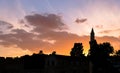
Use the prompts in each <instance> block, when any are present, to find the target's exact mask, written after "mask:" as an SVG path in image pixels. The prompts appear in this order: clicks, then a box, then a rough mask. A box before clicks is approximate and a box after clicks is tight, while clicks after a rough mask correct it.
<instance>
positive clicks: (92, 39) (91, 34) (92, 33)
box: [90, 28, 95, 41]
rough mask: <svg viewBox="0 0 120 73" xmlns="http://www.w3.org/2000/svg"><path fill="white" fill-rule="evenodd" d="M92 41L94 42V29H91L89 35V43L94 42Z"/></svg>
mask: <svg viewBox="0 0 120 73" xmlns="http://www.w3.org/2000/svg"><path fill="white" fill-rule="evenodd" d="M94 40H95V33H94V29H93V28H92V30H91V33H90V41H94Z"/></svg>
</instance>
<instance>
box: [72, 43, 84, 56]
mask: <svg viewBox="0 0 120 73" xmlns="http://www.w3.org/2000/svg"><path fill="white" fill-rule="evenodd" d="M70 55H71V56H78V57H80V56H82V55H83V46H82V43H75V44H74V47H73V48H72V49H71V52H70Z"/></svg>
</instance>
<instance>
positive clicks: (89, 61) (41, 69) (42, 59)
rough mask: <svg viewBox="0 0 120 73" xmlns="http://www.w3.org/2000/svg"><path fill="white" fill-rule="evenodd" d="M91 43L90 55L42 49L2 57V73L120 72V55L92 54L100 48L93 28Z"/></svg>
mask: <svg viewBox="0 0 120 73" xmlns="http://www.w3.org/2000/svg"><path fill="white" fill-rule="evenodd" d="M75 44H76V43H75ZM75 44H74V45H75ZM89 44H90V50H89V53H88V56H84V55H83V56H81V57H79V56H65V55H59V54H56V53H55V52H54V53H52V54H49V55H48V54H43V52H42V51H40V53H38V54H33V55H31V56H29V55H24V56H21V57H20V58H18V57H16V58H11V57H7V58H4V57H0V73H120V56H112V57H108V58H99V57H96V53H95V54H91V50H93V49H95V50H97V49H98V47H97V46H96V45H97V42H96V40H95V33H94V29H93V28H92V30H91V33H90V41H89Z"/></svg>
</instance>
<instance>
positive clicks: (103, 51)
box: [99, 42, 114, 57]
mask: <svg viewBox="0 0 120 73" xmlns="http://www.w3.org/2000/svg"><path fill="white" fill-rule="evenodd" d="M113 52H114V48H113V47H112V46H111V44H110V43H109V42H104V43H102V44H99V54H100V56H104V57H108V56H109V55H110V54H112V53H113Z"/></svg>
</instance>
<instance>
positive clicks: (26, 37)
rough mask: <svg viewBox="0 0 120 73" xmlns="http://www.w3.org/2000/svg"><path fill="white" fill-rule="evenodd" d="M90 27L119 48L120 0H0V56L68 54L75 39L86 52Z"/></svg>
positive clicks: (104, 39) (101, 40)
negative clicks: (41, 51)
mask: <svg viewBox="0 0 120 73" xmlns="http://www.w3.org/2000/svg"><path fill="white" fill-rule="evenodd" d="M92 28H94V31H95V36H96V40H97V42H98V43H102V42H110V43H111V45H112V46H113V47H114V49H115V50H118V49H120V0H0V56H4V57H6V56H12V57H14V56H22V55H25V54H32V53H38V52H39V50H43V52H44V53H46V54H50V53H51V52H52V51H56V53H57V54H62V55H69V52H70V50H71V48H72V47H73V45H74V43H75V42H82V43H83V46H84V47H83V48H84V53H87V52H88V49H89V36H90V32H91V29H92Z"/></svg>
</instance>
